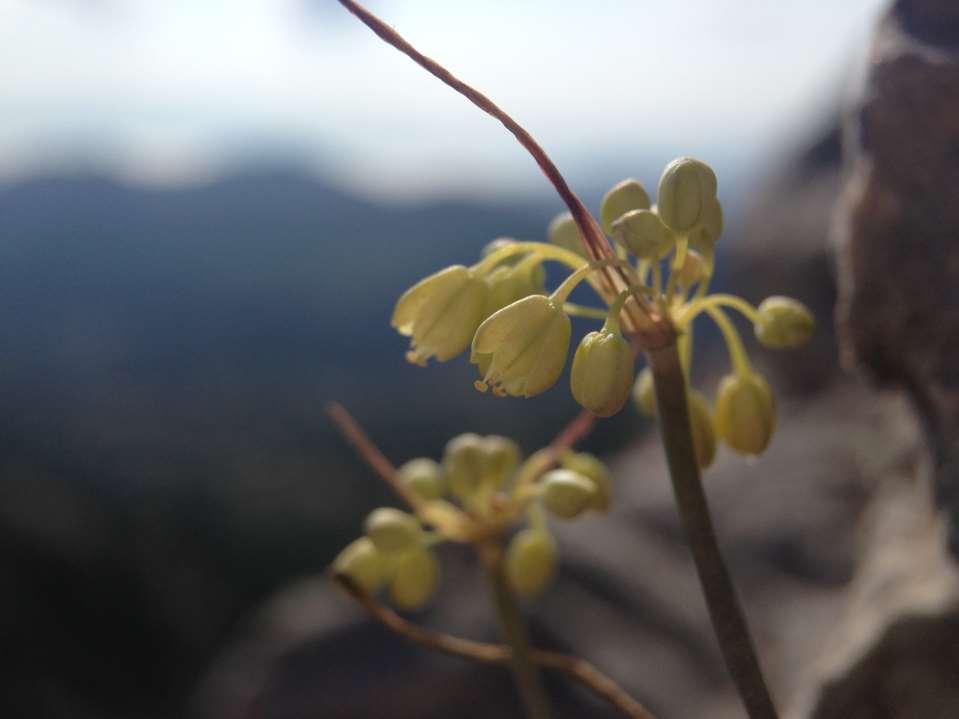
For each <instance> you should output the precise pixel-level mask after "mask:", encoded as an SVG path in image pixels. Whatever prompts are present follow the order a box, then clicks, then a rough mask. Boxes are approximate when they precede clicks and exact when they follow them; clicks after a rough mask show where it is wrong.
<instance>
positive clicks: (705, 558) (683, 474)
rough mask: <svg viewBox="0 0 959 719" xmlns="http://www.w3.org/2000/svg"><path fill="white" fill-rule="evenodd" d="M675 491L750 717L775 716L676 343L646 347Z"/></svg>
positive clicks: (711, 612) (721, 644) (720, 637)
mask: <svg viewBox="0 0 959 719" xmlns="http://www.w3.org/2000/svg"><path fill="white" fill-rule="evenodd" d="M647 357H648V360H649V366H650V368H651V369H652V372H653V381H654V384H655V387H656V406H657V411H658V414H659V417H660V422H661V431H662V437H663V446H664V448H665V450H666V460H667V463H668V465H669V474H670V479H671V480H672V485H673V493H674V495H675V497H676V504H677V505H678V507H679V515H680V518H681V520H682V524H683V529H684V530H685V533H686V538H687V541H688V542H689V547H690V550H691V551H692V554H693V560H694V562H695V564H696V572H697V573H698V575H699V581H700V584H701V585H702V588H703V594H704V596H705V598H706V606H707V607H708V609H709V617H710V619H711V620H712V624H713V631H715V633H716V638H717V639H718V640H719V648H720V650H721V651H722V655H723V659H724V660H725V662H726V668H727V669H728V670H729V673H730V675H731V676H732V679H733V682H734V683H735V685H736V688H737V690H738V691H739V696H740V697H741V699H742V701H743V704H744V705H745V707H746V711H747V712H748V714H749V717H750V719H776V717H777V714H776V708H775V706H774V704H773V701H772V697H771V696H770V694H769V689H768V688H767V687H766V681H765V679H764V678H763V675H762V670H761V669H760V665H759V658H758V657H757V655H756V650H755V648H754V647H753V642H752V638H751V637H750V635H749V627H748V625H747V624H746V617H745V615H744V614H743V610H742V607H741V606H740V604H739V599H738V597H737V596H736V588H735V587H734V586H733V583H732V579H731V578H730V576H729V570H728V569H727V568H726V563H725V561H724V560H723V556H722V553H721V552H720V550H719V545H718V543H717V541H716V533H715V531H714V530H713V523H712V519H711V518H710V514H709V504H708V503H707V501H706V493H705V492H704V491H703V485H702V481H701V479H700V474H699V464H698V463H697V461H696V454H695V450H694V448H693V438H692V430H691V429H690V423H689V407H688V404H687V399H686V381H685V378H684V376H683V369H682V366H681V363H680V360H679V353H678V351H677V349H676V345H675V344H674V345H671V346H669V347H664V348H662V349H658V350H653V351H649V352H647Z"/></svg>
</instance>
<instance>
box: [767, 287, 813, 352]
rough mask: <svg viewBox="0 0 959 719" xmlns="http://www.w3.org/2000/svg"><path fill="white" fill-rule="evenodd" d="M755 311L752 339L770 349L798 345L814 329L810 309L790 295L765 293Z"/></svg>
mask: <svg viewBox="0 0 959 719" xmlns="http://www.w3.org/2000/svg"><path fill="white" fill-rule="evenodd" d="M756 312H757V318H756V324H755V325H754V327H753V329H754V330H755V332H756V339H758V340H759V342H760V344H763V345H765V346H766V347H772V348H773V349H790V348H792V347H801V346H802V345H804V344H806V343H807V342H808V341H809V338H810V337H812V333H813V330H815V329H816V320H815V318H813V316H812V312H810V311H809V310H808V309H806V306H805V305H804V304H803V303H802V302H798V301H796V300H794V299H792V298H790V297H767V298H766V299H764V300H763V301H762V303H761V304H760V305H759V307H758V308H757V310H756Z"/></svg>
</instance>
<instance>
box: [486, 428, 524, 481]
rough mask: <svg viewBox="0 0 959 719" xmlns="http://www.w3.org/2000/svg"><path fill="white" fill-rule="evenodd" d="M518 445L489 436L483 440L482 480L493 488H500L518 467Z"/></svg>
mask: <svg viewBox="0 0 959 719" xmlns="http://www.w3.org/2000/svg"><path fill="white" fill-rule="evenodd" d="M520 456H521V453H520V451H519V445H517V444H516V442H514V441H513V440H511V439H509V438H507V437H500V436H499V435H495V434H493V435H490V436H488V437H485V438H484V439H483V459H484V464H485V476H484V479H485V480H486V481H488V482H490V483H491V484H492V485H493V486H494V487H501V486H502V485H503V483H504V482H505V481H506V480H507V479H509V477H510V475H511V474H513V471H514V470H515V469H516V467H518V466H519V460H520Z"/></svg>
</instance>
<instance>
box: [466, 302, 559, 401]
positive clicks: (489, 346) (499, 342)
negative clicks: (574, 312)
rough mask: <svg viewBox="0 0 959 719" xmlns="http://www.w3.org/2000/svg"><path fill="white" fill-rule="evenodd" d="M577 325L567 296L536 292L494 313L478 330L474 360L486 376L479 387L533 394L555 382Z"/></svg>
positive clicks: (500, 392) (474, 344) (519, 395)
mask: <svg viewBox="0 0 959 719" xmlns="http://www.w3.org/2000/svg"><path fill="white" fill-rule="evenodd" d="M571 330H572V328H571V326H570V322H569V317H567V316H566V313H565V312H563V308H562V302H557V301H554V300H553V299H552V298H550V297H546V296H545V295H531V296H529V297H524V298H523V299H521V300H519V301H518V302H514V303H513V304H511V305H508V306H506V307H504V308H503V309H501V310H499V311H498V312H495V313H494V314H493V315H491V316H490V317H488V318H487V319H486V320H485V321H484V322H483V323H482V324H481V325H480V326H479V328H478V329H477V330H476V335H475V336H474V337H473V350H472V354H471V357H470V361H471V362H472V363H473V364H476V365H479V367H480V370H481V372H483V379H482V380H478V381H477V382H476V388H477V389H478V390H480V391H481V392H485V391H486V390H487V389H488V388H489V387H492V389H493V392H494V393H495V394H497V395H500V396H503V395H507V394H508V395H512V396H514V397H532V396H534V395H537V394H540V393H541V392H544V391H546V390H547V389H549V388H550V387H552V386H553V385H554V384H555V383H556V380H557V379H559V375H560V374H561V373H562V371H563V365H565V364H566V355H567V353H568V352H569V336H570V332H571Z"/></svg>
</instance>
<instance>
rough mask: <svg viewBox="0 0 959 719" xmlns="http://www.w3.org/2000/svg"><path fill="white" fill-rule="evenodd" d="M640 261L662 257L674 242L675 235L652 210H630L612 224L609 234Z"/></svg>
mask: <svg viewBox="0 0 959 719" xmlns="http://www.w3.org/2000/svg"><path fill="white" fill-rule="evenodd" d="M610 234H611V235H612V236H613V237H615V238H616V240H617V241H619V242H621V243H622V244H623V245H624V246H625V247H626V249H627V250H629V251H630V252H632V253H633V254H634V255H636V257H638V258H639V259H641V260H658V259H661V258H662V257H664V256H665V255H666V254H667V253H668V252H669V251H670V249H672V247H673V243H675V241H676V237H675V235H673V233H672V232H671V231H670V229H669V228H668V227H666V225H664V224H663V221H662V220H661V219H660V217H659V215H657V214H656V213H655V212H653V211H652V210H631V211H630V212H627V213H625V214H623V215H620V217H619V218H618V219H617V220H616V221H614V222H613V224H612V232H611V233H610Z"/></svg>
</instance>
